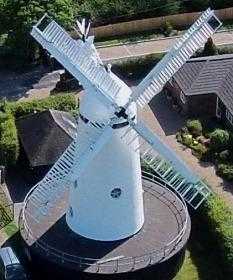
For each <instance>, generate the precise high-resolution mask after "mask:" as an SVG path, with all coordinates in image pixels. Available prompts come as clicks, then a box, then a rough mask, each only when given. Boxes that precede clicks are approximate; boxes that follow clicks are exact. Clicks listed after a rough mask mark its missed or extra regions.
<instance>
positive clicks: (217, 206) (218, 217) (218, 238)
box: [199, 196, 233, 279]
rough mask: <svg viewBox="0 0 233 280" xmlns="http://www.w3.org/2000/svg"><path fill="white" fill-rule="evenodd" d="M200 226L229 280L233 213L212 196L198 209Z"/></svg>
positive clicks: (232, 248) (221, 201)
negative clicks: (216, 253) (211, 244)
mask: <svg viewBox="0 0 233 280" xmlns="http://www.w3.org/2000/svg"><path fill="white" fill-rule="evenodd" d="M199 216H200V220H201V223H200V225H201V226H202V228H201V229H202V230H203V231H205V234H206V235H208V236H209V238H210V240H211V241H212V243H213V244H215V248H214V249H215V251H216V252H218V254H219V263H218V265H219V266H221V268H222V271H223V272H224V273H225V276H226V278H225V279H231V276H232V273H233V213H232V211H231V209H230V208H229V207H228V206H227V205H226V204H225V202H224V201H223V200H222V199H221V198H220V197H218V196H212V197H211V198H210V199H209V200H208V201H207V202H206V203H205V204H204V205H203V206H202V207H201V209H200V215H199Z"/></svg>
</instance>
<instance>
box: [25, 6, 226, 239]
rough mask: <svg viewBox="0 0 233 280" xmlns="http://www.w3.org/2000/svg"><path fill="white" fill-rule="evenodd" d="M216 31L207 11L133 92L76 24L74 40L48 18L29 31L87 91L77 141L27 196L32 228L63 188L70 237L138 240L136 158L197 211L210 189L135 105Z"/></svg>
mask: <svg viewBox="0 0 233 280" xmlns="http://www.w3.org/2000/svg"><path fill="white" fill-rule="evenodd" d="M220 25H221V23H220V21H219V20H218V19H217V17H216V16H215V15H214V12H213V11H212V10H210V9H208V10H207V11H205V12H204V13H203V14H202V15H201V16H200V18H199V19H198V20H197V21H196V22H195V23H194V24H193V25H192V26H191V27H190V29H189V30H188V31H187V32H186V33H185V34H184V35H183V36H182V37H181V38H179V39H178V40H177V42H176V43H175V44H174V45H173V46H172V47H171V49H170V51H169V52H168V53H167V54H166V55H165V56H164V58H163V59H162V60H161V61H160V62H159V63H158V64H157V65H156V66H155V67H154V68H153V69H152V71H151V72H150V73H149V74H148V75H147V76H146V77H145V78H144V79H143V80H142V82H141V83H140V84H139V85H138V86H137V87H136V88H135V89H133V90H132V89H130V88H129V87H128V86H127V85H126V84H125V83H124V82H123V81H122V80H120V79H119V78H118V77H117V76H116V75H115V74H113V73H112V72H111V70H110V68H109V67H107V66H105V65H104V64H103V62H102V61H101V59H100V57H99V55H98V53H97V51H96V49H95V46H94V44H93V40H94V38H93V37H92V36H88V33H89V28H90V24H89V25H88V26H87V28H86V24H85V21H84V20H83V21H82V23H80V22H77V28H78V29H79V30H77V29H76V30H77V32H78V34H79V35H80V39H78V40H75V39H72V38H71V37H70V35H69V34H68V33H67V32H66V31H65V30H64V29H63V28H62V27H60V26H59V25H58V24H57V23H56V22H55V21H54V20H51V19H50V18H49V17H48V16H47V15H45V16H44V17H43V18H42V19H41V20H40V21H39V22H38V23H37V24H36V25H35V26H34V27H33V29H32V32H31V35H32V36H33V37H34V38H35V39H36V40H37V41H38V42H39V43H40V44H41V45H42V47H43V48H45V49H46V50H47V51H48V52H49V53H50V54H51V55H52V56H53V57H55V58H56V59H57V61H58V62H59V63H60V64H62V65H63V66H64V68H65V69H66V70H67V71H69V72H70V73H71V74H72V75H73V76H74V77H75V78H76V79H77V80H78V81H79V82H80V84H81V85H82V86H83V88H84V90H85V95H84V97H83V98H82V100H81V103H80V117H79V122H78V128H77V136H76V139H75V140H74V141H73V143H71V145H70V146H69V147H68V148H67V150H66V151H65V152H64V153H63V155H62V156H61V157H60V159H59V160H58V161H57V162H56V164H55V165H54V166H53V167H52V168H51V170H50V171H49V172H48V174H47V175H46V176H45V178H44V179H43V180H42V181H40V182H39V183H38V184H37V186H36V188H35V191H34V192H33V193H32V195H31V196H32V197H31V201H32V202H33V203H34V205H35V206H36V207H37V209H38V210H37V215H36V217H35V216H34V219H35V220H36V221H37V222H40V219H42V218H43V217H46V216H47V215H48V214H49V211H51V210H52V208H55V207H56V201H57V199H59V198H60V197H61V195H62V194H63V193H64V192H65V191H66V188H67V187H68V188H69V193H70V194H69V207H68V209H67V212H66V221H67V224H68V226H69V227H70V228H71V229H72V230H73V231H74V232H76V233H78V234H80V235H82V236H84V237H87V238H91V239H94V240H101V241H114V240H120V239H123V238H126V237H129V236H131V235H133V234H135V233H137V232H138V231H139V230H140V229H141V228H142V226H143V223H144V209H143V190H142V181H141V165H140V157H141V160H143V161H145V162H146V163H147V164H148V165H149V166H150V167H151V168H152V169H153V170H154V171H155V172H156V173H157V174H158V175H160V176H161V178H162V179H163V180H165V181H166V182H167V183H168V184H169V185H170V187H171V188H173V189H175V190H176V191H177V192H178V193H179V194H180V195H181V196H182V197H183V198H184V199H185V200H186V202H187V203H188V204H189V205H191V206H192V207H193V208H195V209H196V208H198V207H199V205H200V204H201V203H202V202H203V201H204V200H205V199H206V198H207V197H208V195H209V194H210V190H209V188H208V187H207V186H206V185H205V184H204V183H203V182H202V181H201V180H200V179H199V178H198V177H197V176H196V175H194V174H193V172H192V171H191V170H190V169H189V168H188V167H187V166H186V165H185V163H184V162H183V161H182V160H180V159H179V158H178V157H177V155H176V154H175V153H174V152H173V151H172V150H171V149H170V148H169V147H167V146H166V145H165V144H164V143H163V142H162V141H161V140H160V139H159V137H158V136H157V135H155V134H154V133H152V132H151V130H150V129H149V128H148V127H147V126H146V125H145V124H144V123H143V122H142V121H140V120H138V119H137V105H138V106H140V107H143V106H144V105H146V104H148V103H149V102H150V101H151V99H152V98H153V97H154V96H155V95H156V94H158V93H159V92H160V91H161V90H162V89H163V87H164V85H165V84H166V83H167V81H169V80H170V79H171V78H172V76H173V75H174V74H175V73H176V72H177V71H178V70H179V69H180V68H181V67H182V66H183V65H184V64H185V62H186V61H187V60H188V59H189V58H190V57H191V56H192V55H193V54H194V53H195V52H196V51H197V50H198V49H199V48H200V47H202V46H203V45H204V43H205V42H206V41H207V39H208V38H209V37H210V36H211V35H212V34H213V33H214V32H215V31H216V30H217V29H218V28H219V26H220ZM25 211H27V210H26V209H25Z"/></svg>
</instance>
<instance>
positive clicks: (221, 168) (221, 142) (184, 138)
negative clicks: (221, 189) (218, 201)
mask: <svg viewBox="0 0 233 280" xmlns="http://www.w3.org/2000/svg"><path fill="white" fill-rule="evenodd" d="M216 124H217V123H216V122H206V121H202V122H201V121H200V120H188V121H187V122H186V126H185V127H183V128H181V130H180V131H179V132H178V133H177V135H176V138H177V141H178V142H180V143H182V144H183V145H185V146H186V147H189V148H190V149H191V150H192V154H193V155H195V156H196V157H197V158H198V159H199V160H200V161H204V162H209V163H213V164H214V165H215V167H216V173H217V175H219V176H221V177H222V178H224V179H226V180H228V181H233V145H232V144H233V134H232V132H231V131H230V130H228V129H226V128H224V127H222V126H221V125H220V124H219V125H218V124H217V125H216Z"/></svg>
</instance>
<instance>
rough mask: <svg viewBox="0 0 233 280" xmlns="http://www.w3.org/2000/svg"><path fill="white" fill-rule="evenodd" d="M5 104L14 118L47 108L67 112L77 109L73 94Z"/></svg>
mask: <svg viewBox="0 0 233 280" xmlns="http://www.w3.org/2000/svg"><path fill="white" fill-rule="evenodd" d="M5 106H6V108H7V109H8V110H10V111H11V112H12V114H13V115H14V116H15V118H16V119H18V118H19V117H22V116H25V115H28V114H32V113H34V112H41V111H44V110H48V109H54V110H60V111H67V112H68V111H72V110H75V109H77V104H76V100H75V96H74V95H73V94H64V95H54V96H49V97H48V98H45V99H41V100H32V101H25V102H7V103H6V105H5Z"/></svg>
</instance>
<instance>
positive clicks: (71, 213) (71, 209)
mask: <svg viewBox="0 0 233 280" xmlns="http://www.w3.org/2000/svg"><path fill="white" fill-rule="evenodd" d="M69 215H70V217H71V218H72V217H73V216H74V211H73V208H72V207H71V206H70V207H69Z"/></svg>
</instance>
